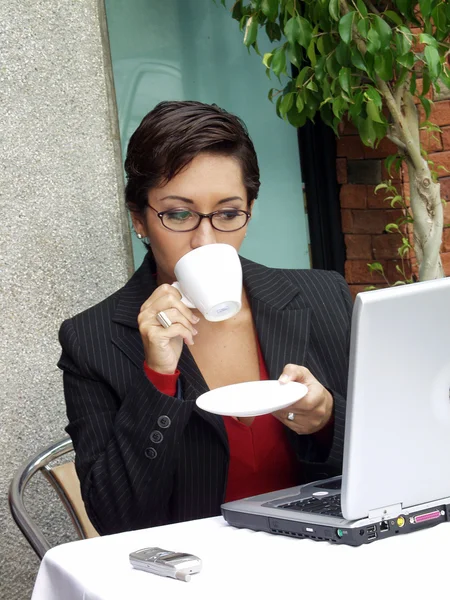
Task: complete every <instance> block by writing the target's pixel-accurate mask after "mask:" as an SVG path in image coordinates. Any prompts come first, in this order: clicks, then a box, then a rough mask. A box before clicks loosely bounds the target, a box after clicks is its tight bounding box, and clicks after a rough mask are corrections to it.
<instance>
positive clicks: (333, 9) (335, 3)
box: [328, 0, 341, 21]
mask: <svg viewBox="0 0 450 600" xmlns="http://www.w3.org/2000/svg"><path fill="white" fill-rule="evenodd" d="M328 10H329V11H330V16H331V18H332V19H333V20H334V21H339V19H340V18H341V12H340V10H339V0H330V5H329V7H328Z"/></svg>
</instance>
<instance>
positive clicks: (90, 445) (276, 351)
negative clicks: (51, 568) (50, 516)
mask: <svg viewBox="0 0 450 600" xmlns="http://www.w3.org/2000/svg"><path fill="white" fill-rule="evenodd" d="M242 265H243V272H244V285H245V288H246V290H247V292H248V295H249V298H250V302H251V307H252V312H253V317H254V321H255V325H256V330H257V333H258V337H259V341H260V345H261V349H262V353H263V356H264V359H265V362H266V365H267V370H268V373H269V376H270V378H274V379H275V378H278V377H279V375H280V374H281V372H282V370H283V367H284V366H285V365H286V364H287V363H294V364H298V365H304V366H306V367H308V368H309V369H310V370H311V372H312V373H313V375H314V376H315V377H316V378H317V379H318V380H319V381H320V382H321V383H322V384H323V385H324V386H325V387H326V388H327V389H329V390H330V391H331V393H332V395H333V397H334V436H333V442H332V445H331V448H324V447H323V446H321V445H320V444H319V443H318V441H317V439H316V438H315V436H313V435H312V436H299V435H295V434H294V433H293V432H292V431H290V430H289V429H287V428H286V435H287V436H288V437H289V440H290V443H291V444H292V447H293V448H294V450H295V452H296V455H297V457H298V458H299V461H301V462H302V463H303V465H302V467H301V468H299V473H300V472H301V473H303V474H304V473H305V468H307V467H308V465H311V464H316V465H317V464H320V467H319V471H320V473H319V474H318V473H317V470H316V471H314V470H313V472H311V473H309V477H308V479H309V480H311V477H315V478H317V476H319V477H325V476H327V475H334V474H336V473H337V472H339V471H340V468H341V463H342V448H343V435H344V416H345V399H344V398H345V394H346V385H347V369H348V348H349V334H350V315H351V307H352V303H351V298H350V294H349V290H348V287H347V284H346V282H345V280H344V279H343V278H342V277H341V276H340V275H338V274H337V273H334V272H330V271H318V270H317V271H316V270H304V271H302V270H284V269H283V270H282V269H270V268H267V267H264V266H262V265H258V264H256V263H253V262H250V261H248V260H246V259H242ZM151 272H152V267H151V263H150V258H149V257H148V256H147V258H146V259H145V260H144V262H143V264H142V266H141V267H140V268H139V269H138V270H137V271H136V273H135V274H134V275H133V277H132V278H131V279H130V281H129V282H128V283H127V284H126V285H125V286H124V287H123V288H122V289H121V290H119V291H118V292H116V293H115V294H113V295H112V296H110V297H109V298H107V299H106V300H104V301H103V302H101V303H100V304H98V305H96V306H94V307H93V308H91V309H89V310H87V311H85V312H83V313H81V314H79V315H77V316H75V317H74V318H72V319H68V320H67V321H64V323H63V324H62V326H61V330H60V342H61V345H62V348H63V351H62V355H61V359H60V361H59V363H58V366H59V367H60V368H61V369H62V370H63V371H64V391H65V399H66V405H67V415H68V420H69V425H68V426H67V428H66V430H67V432H68V433H69V435H70V436H71V438H72V439H73V442H74V446H75V451H76V468H77V472H78V476H79V478H80V482H81V489H82V495H83V499H84V502H85V505H86V509H87V513H88V515H89V517H90V519H91V520H92V523H93V524H94V526H95V527H96V529H97V530H98V531H99V532H100V533H102V534H106V533H114V532H119V531H125V530H130V529H138V528H142V527H151V526H154V525H162V524H166V523H172V522H177V521H183V520H188V519H196V518H202V517H207V516H213V515H217V514H219V513H220V504H221V502H222V501H223V499H224V495H225V488H226V480H227V470H228V462H229V448H228V440H227V434H226V430H225V426H224V423H223V419H222V418H221V417H220V416H216V415H213V414H210V413H206V412H204V411H201V410H200V409H198V408H197V406H196V404H195V400H196V398H197V397H198V396H199V395H200V394H202V393H203V392H205V391H207V389H208V388H207V385H206V382H205V380H204V379H203V377H202V375H201V373H200V371H199V369H198V367H197V365H196V363H195V361H194V359H193V357H192V355H191V353H190V352H189V349H188V348H187V347H184V349H183V352H182V355H181V358H180V361H179V365H178V368H179V370H180V372H181V375H180V385H181V388H182V395H181V394H180V393H178V397H175V398H172V397H169V396H166V395H164V394H162V393H160V392H159V391H158V390H157V389H156V388H155V387H154V386H153V385H152V383H151V382H150V381H149V380H148V379H147V377H146V376H145V373H144V370H143V361H144V351H143V346H142V341H141V337H140V334H139V331H138V326H137V315H138V313H139V309H140V307H141V305H142V304H143V303H144V301H145V300H146V299H147V298H148V297H149V296H150V294H151V293H152V292H153V290H154V289H155V286H156V284H155V281H154V279H153V278H152V275H151ZM299 483H300V475H299Z"/></svg>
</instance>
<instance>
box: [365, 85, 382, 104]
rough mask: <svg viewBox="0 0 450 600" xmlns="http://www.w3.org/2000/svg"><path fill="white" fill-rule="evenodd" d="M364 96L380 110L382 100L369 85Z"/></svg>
mask: <svg viewBox="0 0 450 600" xmlns="http://www.w3.org/2000/svg"><path fill="white" fill-rule="evenodd" d="M365 95H366V96H367V98H368V99H369V100H371V101H372V102H373V103H374V104H375V106H376V107H377V108H379V109H381V107H382V106H383V100H382V98H381V95H380V94H379V92H378V91H377V90H376V89H375V88H374V87H372V86H371V85H369V86H367V89H366V91H365Z"/></svg>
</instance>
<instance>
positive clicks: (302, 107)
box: [295, 94, 305, 113]
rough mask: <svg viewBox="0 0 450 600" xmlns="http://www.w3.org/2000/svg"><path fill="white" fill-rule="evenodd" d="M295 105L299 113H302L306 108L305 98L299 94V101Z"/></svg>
mask: <svg viewBox="0 0 450 600" xmlns="http://www.w3.org/2000/svg"><path fill="white" fill-rule="evenodd" d="M295 105H296V107H297V110H298V112H299V113H301V112H302V111H303V109H304V108H305V103H304V102H303V98H302V97H301V96H300V94H297V100H296V102H295Z"/></svg>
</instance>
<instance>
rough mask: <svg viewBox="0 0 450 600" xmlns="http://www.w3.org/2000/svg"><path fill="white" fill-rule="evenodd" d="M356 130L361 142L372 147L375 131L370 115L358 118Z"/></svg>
mask: <svg viewBox="0 0 450 600" xmlns="http://www.w3.org/2000/svg"><path fill="white" fill-rule="evenodd" d="M358 131H359V135H360V136H361V140H362V142H363V144H365V145H366V146H370V147H371V148H373V147H374V145H375V141H376V133H375V129H374V126H373V120H372V119H371V118H370V117H367V119H360V121H359V123H358Z"/></svg>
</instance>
